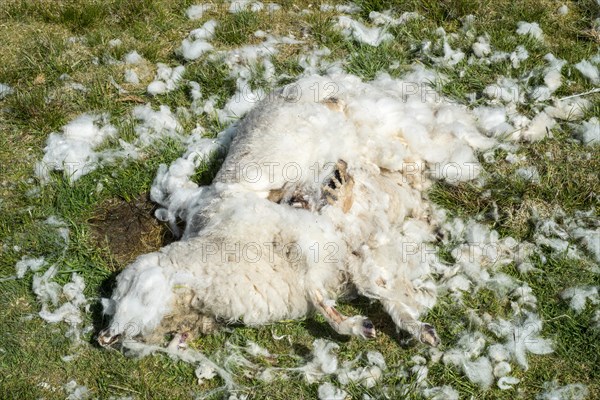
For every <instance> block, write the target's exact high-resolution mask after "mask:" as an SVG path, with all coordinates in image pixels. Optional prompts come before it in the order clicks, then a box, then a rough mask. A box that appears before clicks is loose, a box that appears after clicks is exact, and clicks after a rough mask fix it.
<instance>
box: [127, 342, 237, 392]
mask: <svg viewBox="0 0 600 400" xmlns="http://www.w3.org/2000/svg"><path fill="white" fill-rule="evenodd" d="M122 346H123V349H124V350H125V352H126V353H125V354H126V355H128V356H131V357H146V356H149V355H151V354H154V353H164V354H167V355H168V356H169V357H171V358H173V359H175V360H181V361H184V362H187V363H190V364H198V366H201V367H202V368H201V370H200V375H206V376H209V375H210V374H211V373H210V369H212V371H214V372H216V374H218V375H219V377H220V378H221V379H222V380H223V382H224V387H223V388H224V389H227V390H234V389H235V388H237V386H238V385H237V384H236V383H235V381H234V380H233V377H232V375H231V373H230V372H228V371H227V370H225V369H223V368H221V367H219V366H218V365H217V364H215V363H214V362H212V361H211V360H210V359H209V358H207V357H206V356H205V355H204V354H202V353H200V352H199V351H196V350H193V349H181V348H175V349H172V348H167V347H161V346H155V345H149V344H145V343H141V342H136V341H134V340H124V341H123V343H122ZM206 379H209V378H206Z"/></svg>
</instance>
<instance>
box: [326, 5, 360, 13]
mask: <svg viewBox="0 0 600 400" xmlns="http://www.w3.org/2000/svg"><path fill="white" fill-rule="evenodd" d="M320 10H321V11H337V12H340V13H345V14H354V13H357V12H359V11H360V7H359V6H357V5H356V4H352V3H350V4H336V5H331V4H321V7H320Z"/></svg>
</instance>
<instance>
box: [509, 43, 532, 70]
mask: <svg viewBox="0 0 600 400" xmlns="http://www.w3.org/2000/svg"><path fill="white" fill-rule="evenodd" d="M509 58H510V61H511V63H512V67H513V68H519V67H520V66H521V61H525V60H527V59H528V58H529V52H528V51H527V49H525V47H524V46H517V48H516V49H515V51H513V52H512V53H510V56H509Z"/></svg>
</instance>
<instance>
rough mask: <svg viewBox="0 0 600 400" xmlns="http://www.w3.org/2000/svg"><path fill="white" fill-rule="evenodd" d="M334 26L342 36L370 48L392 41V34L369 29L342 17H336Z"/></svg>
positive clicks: (380, 29)
mask: <svg viewBox="0 0 600 400" xmlns="http://www.w3.org/2000/svg"><path fill="white" fill-rule="evenodd" d="M335 26H336V27H337V28H338V29H339V30H341V32H342V34H343V35H344V36H346V37H349V38H353V39H355V40H356V41H358V42H361V43H366V44H368V45H370V46H375V47H376V46H379V45H380V44H381V43H382V42H384V41H388V40H392V39H393V36H392V34H391V33H388V32H385V30H384V29H382V28H369V27H367V26H365V25H364V24H363V23H361V22H359V21H356V20H354V19H352V18H350V17H346V16H343V15H342V16H339V17H338V20H337V22H336V24H335Z"/></svg>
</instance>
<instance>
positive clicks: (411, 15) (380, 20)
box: [369, 10, 423, 26]
mask: <svg viewBox="0 0 600 400" xmlns="http://www.w3.org/2000/svg"><path fill="white" fill-rule="evenodd" d="M391 13H392V12H391V10H387V11H384V12H382V13H380V12H377V11H371V12H370V13H369V19H370V20H371V21H373V23H374V24H375V25H389V26H398V25H403V24H405V23H407V22H408V21H411V20H414V19H420V18H423V17H422V16H421V15H420V14H419V13H417V12H405V13H403V14H402V15H401V16H400V17H398V18H394V17H392V15H391Z"/></svg>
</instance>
